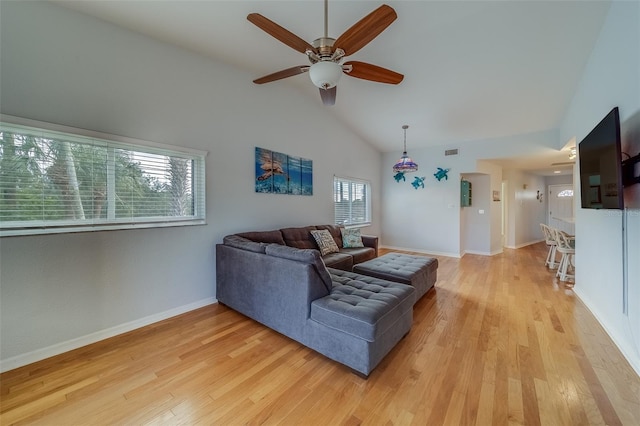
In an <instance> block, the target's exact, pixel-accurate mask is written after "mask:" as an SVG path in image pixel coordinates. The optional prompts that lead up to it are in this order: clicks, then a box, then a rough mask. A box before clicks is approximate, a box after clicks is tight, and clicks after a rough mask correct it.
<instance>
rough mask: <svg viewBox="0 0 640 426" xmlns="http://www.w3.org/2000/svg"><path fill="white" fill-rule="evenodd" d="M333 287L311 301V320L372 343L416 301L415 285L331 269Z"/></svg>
mask: <svg viewBox="0 0 640 426" xmlns="http://www.w3.org/2000/svg"><path fill="white" fill-rule="evenodd" d="M329 272H330V273H331V278H332V280H333V288H332V290H331V293H330V294H329V295H328V296H325V297H322V298H320V299H316V300H314V301H313V302H312V303H311V319H312V320H314V321H317V322H318V323H321V324H323V325H325V326H327V327H330V328H333V329H336V330H340V331H342V332H345V333H348V334H351V335H353V336H356V337H359V338H362V339H364V340H367V341H369V342H373V341H375V340H376V339H377V338H379V337H380V336H382V335H383V334H384V333H385V331H386V330H387V329H389V328H390V327H391V326H393V325H394V324H395V323H396V322H397V321H398V320H400V319H401V318H402V317H403V315H407V312H411V311H412V309H413V304H414V302H415V290H414V288H413V287H411V286H408V285H404V284H398V283H392V282H390V281H384V280H380V279H378V278H373V277H367V276H364V275H359V274H354V273H352V272H347V271H340V270H337V269H331V268H330V269H329Z"/></svg>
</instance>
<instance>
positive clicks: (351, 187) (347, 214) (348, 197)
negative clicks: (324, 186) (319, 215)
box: [333, 177, 371, 226]
mask: <svg viewBox="0 0 640 426" xmlns="http://www.w3.org/2000/svg"><path fill="white" fill-rule="evenodd" d="M370 194H371V184H370V183H369V182H367V181H364V180H357V179H351V178H341V177H334V178H333V203H334V211H335V224H336V225H344V226H365V225H369V224H370V223H371V195H370Z"/></svg>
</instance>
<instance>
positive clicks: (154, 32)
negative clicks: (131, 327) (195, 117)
mask: <svg viewBox="0 0 640 426" xmlns="http://www.w3.org/2000/svg"><path fill="white" fill-rule="evenodd" d="M56 3H59V4H62V5H64V6H66V7H69V8H72V9H75V10H78V11H81V12H83V13H86V14H89V15H93V16H95V17H98V18H100V19H103V20H105V21H109V22H112V23H114V24H116V25H119V26H122V27H125V28H129V29H131V30H134V31H137V32H140V33H144V34H147V35H149V36H151V37H155V38H157V39H160V40H163V41H165V42H169V43H172V44H175V45H178V46H181V47H184V48H187V49H190V50H193V51H195V52H198V53H201V54H204V55H207V56H210V57H213V58H216V59H217V60H221V61H224V62H227V63H229V64H231V65H234V66H237V67H239V68H242V69H244V70H246V71H247V72H248V73H249V76H250V78H251V79H255V78H258V77H261V76H263V75H265V74H270V73H272V72H275V71H279V70H281V69H285V68H289V67H292V66H295V65H307V64H308V60H307V58H306V56H305V55H303V54H301V53H299V52H297V51H295V50H293V49H291V48H289V47H288V46H286V45H284V44H282V43H280V42H279V41H277V40H276V39H274V38H272V37H271V36H270V35H268V34H267V33H265V32H263V31H262V30H260V29H259V28H257V27H256V26H254V25H253V24H251V23H250V22H249V21H247V20H246V16H247V15H248V14H249V13H251V12H258V13H260V14H262V15H264V16H265V17H267V18H269V19H271V20H272V21H274V22H276V23H278V24H279V25H281V26H283V27H284V28H286V29H288V30H289V31H291V32H293V33H294V34H296V35H298V36H299V37H301V38H303V39H305V40H307V41H308V42H310V43H311V42H312V41H313V40H314V39H316V38H318V37H321V36H322V35H323V32H324V23H323V20H324V4H323V1H322V0H297V1H273V0H263V1H239V0H235V1H216V0H199V1H188V0H174V1H97V0H90V1H87V0H85V1H56ZM380 4H382V2H381V1H370V0H349V1H344V0H330V1H329V24H328V28H329V36H330V37H334V38H337V37H338V36H339V35H340V34H342V33H343V32H344V31H345V30H346V29H347V28H349V27H350V26H351V25H353V24H354V23H355V22H357V21H358V20H360V19H361V18H362V17H364V16H365V15H367V14H368V13H370V12H371V11H373V10H374V9H375V8H377V7H378V6H379V5H380ZM387 4H389V5H390V6H392V7H393V8H394V9H395V10H396V13H397V14H398V19H397V20H396V21H395V22H394V23H392V24H391V25H390V26H389V27H388V28H387V29H386V30H385V31H384V32H383V33H382V34H380V35H379V36H378V37H377V38H375V39H374V40H373V41H372V42H371V43H369V45H367V46H365V47H364V48H363V49H362V50H360V51H358V52H356V54H354V55H353V56H349V57H348V58H347V59H348V60H358V61H363V62H369V63H372V64H375V65H379V66H382V67H385V68H389V69H392V70H394V71H397V72H399V73H402V74H404V76H405V78H404V81H403V82H402V83H401V84H400V85H398V86H394V85H386V84H380V83H373V82H370V81H365V80H359V79H356V78H351V77H343V78H342V79H341V81H340V82H339V84H338V95H337V99H336V104H335V105H334V106H332V107H326V108H330V109H331V112H332V113H333V114H335V115H336V117H337V118H338V119H339V120H341V121H342V122H344V123H345V124H346V125H347V126H348V127H349V128H350V129H352V130H353V131H354V132H355V133H357V134H359V135H360V136H361V137H362V138H364V139H365V140H367V141H369V142H371V143H372V144H373V145H375V146H376V147H377V148H378V149H380V150H381V151H383V152H392V151H400V150H401V148H402V138H403V133H402V128H401V126H402V125H403V124H408V125H409V126H410V127H409V130H408V131H407V144H408V147H409V149H411V148H417V147H428V146H436V145H447V144H449V145H450V144H455V145H461V144H464V143H473V141H474V140H482V139H492V138H499V137H504V136H511V135H519V134H524V133H532V132H538V131H545V130H549V129H554V128H557V127H558V126H559V124H560V123H561V121H562V119H563V117H564V114H565V112H566V110H567V108H568V106H569V102H570V101H571V98H572V96H573V94H574V92H575V90H576V86H577V84H578V80H579V78H580V77H581V75H582V72H583V70H584V67H585V65H586V62H587V60H588V57H589V55H590V53H591V50H592V49H593V46H594V44H595V41H596V39H597V37H598V35H599V32H600V29H601V27H602V24H603V22H604V18H605V16H606V13H607V11H608V8H609V5H610V3H609V2H608V1H586V2H585V1H559V0H556V1H553V0H552V1H535V0H530V1H393V0H389V1H387ZM212 78H215V77H214V76H212ZM283 85H289V86H291V87H297V88H298V89H299V90H300V93H301V94H300V96H309V98H310V99H313V101H315V102H318V103H321V101H320V96H319V94H318V89H317V88H316V87H315V86H313V85H312V83H311V82H310V81H309V78H308V76H307V75H306V74H303V75H299V76H295V77H291V78H288V79H285V80H280V81H276V82H272V83H268V84H267V85H261V86H259V85H256V86H255V90H274V89H273V88H277V87H278V86H283ZM267 86H271V87H267ZM559 143H560V142H559ZM552 151H553V150H552ZM544 154H545V153H542V152H541V156H540V158H541V162H540V163H536V161H535V158H534V157H529V158H528V159H527V161H525V163H524V165H523V168H525V169H532V168H541V166H547V167H548V166H550V164H551V162H562V161H567V160H566V152H563V153H558V152H546V156H545V155H544ZM553 155H555V157H554V156H553ZM543 157H544V158H543ZM511 160H514V161H515V159H511ZM565 168H566V167H565Z"/></svg>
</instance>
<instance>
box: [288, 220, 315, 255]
mask: <svg viewBox="0 0 640 426" xmlns="http://www.w3.org/2000/svg"><path fill="white" fill-rule="evenodd" d="M315 229H316V227H315V226H304V227H300V228H283V229H281V230H280V232H281V233H282V238H283V239H284V243H285V244H286V245H288V246H289V247H295V248H300V249H316V250H317V249H318V246H317V245H316V241H315V240H314V239H313V237H312V236H311V233H310V232H309V231H313V230H315Z"/></svg>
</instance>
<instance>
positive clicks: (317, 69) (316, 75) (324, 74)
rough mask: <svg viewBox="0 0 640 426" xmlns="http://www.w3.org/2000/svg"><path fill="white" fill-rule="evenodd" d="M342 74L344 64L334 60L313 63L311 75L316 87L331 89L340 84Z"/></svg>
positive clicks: (310, 70) (310, 69)
mask: <svg viewBox="0 0 640 426" xmlns="http://www.w3.org/2000/svg"><path fill="white" fill-rule="evenodd" d="M341 76H342V66H341V65H340V64H337V63H335V62H332V61H320V62H316V63H315V64H313V65H311V68H309V77H310V78H311V81H312V82H313V84H314V85H315V86H316V87H319V88H320V89H325V90H327V89H331V88H333V87H335V86H336V85H337V84H338V80H340V77H341Z"/></svg>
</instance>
